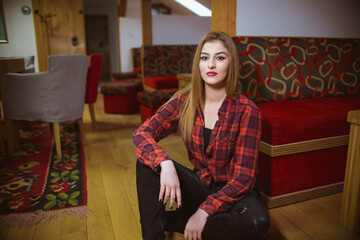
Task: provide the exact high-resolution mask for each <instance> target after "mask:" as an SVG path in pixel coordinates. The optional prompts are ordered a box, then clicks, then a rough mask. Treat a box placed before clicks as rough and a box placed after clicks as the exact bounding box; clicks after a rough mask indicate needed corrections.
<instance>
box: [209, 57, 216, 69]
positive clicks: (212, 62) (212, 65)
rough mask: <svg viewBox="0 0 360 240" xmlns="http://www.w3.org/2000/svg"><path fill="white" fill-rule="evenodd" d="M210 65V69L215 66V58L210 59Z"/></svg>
mask: <svg viewBox="0 0 360 240" xmlns="http://www.w3.org/2000/svg"><path fill="white" fill-rule="evenodd" d="M208 67H209V68H210V69H213V68H215V63H214V60H213V59H210V60H209V65H208Z"/></svg>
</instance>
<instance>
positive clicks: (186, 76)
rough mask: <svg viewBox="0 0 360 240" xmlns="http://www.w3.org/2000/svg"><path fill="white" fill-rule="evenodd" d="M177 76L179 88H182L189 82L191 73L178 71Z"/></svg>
mask: <svg viewBox="0 0 360 240" xmlns="http://www.w3.org/2000/svg"><path fill="white" fill-rule="evenodd" d="M177 77H178V80H179V89H181V88H184V87H186V85H188V84H189V83H191V73H179V74H178V75H177Z"/></svg>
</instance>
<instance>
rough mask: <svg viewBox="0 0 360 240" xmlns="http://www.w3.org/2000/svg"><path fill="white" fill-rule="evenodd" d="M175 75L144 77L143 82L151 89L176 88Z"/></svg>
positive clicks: (176, 80) (176, 79)
mask: <svg viewBox="0 0 360 240" xmlns="http://www.w3.org/2000/svg"><path fill="white" fill-rule="evenodd" d="M178 83H179V81H178V78H177V76H161V77H145V78H144V84H145V85H146V86H149V87H151V88H153V89H169V88H178V86H179V84H178Z"/></svg>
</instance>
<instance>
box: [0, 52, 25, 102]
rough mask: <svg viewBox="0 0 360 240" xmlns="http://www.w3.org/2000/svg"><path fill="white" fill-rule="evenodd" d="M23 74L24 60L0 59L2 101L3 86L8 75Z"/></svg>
mask: <svg viewBox="0 0 360 240" xmlns="http://www.w3.org/2000/svg"><path fill="white" fill-rule="evenodd" d="M9 72H12V73H22V72H25V64H24V59H23V58H16V57H14V58H0V80H1V82H0V101H1V98H2V84H3V81H4V77H5V74H6V73H9Z"/></svg>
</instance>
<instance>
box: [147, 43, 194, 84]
mask: <svg viewBox="0 0 360 240" xmlns="http://www.w3.org/2000/svg"><path fill="white" fill-rule="evenodd" d="M196 47H197V46H196V45H153V46H145V47H144V57H143V69H142V70H143V72H144V85H145V86H148V87H150V88H152V89H166V88H177V87H178V80H177V78H176V76H177V74H178V73H190V72H191V66H192V60H193V57H194V53H195V51H196Z"/></svg>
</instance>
